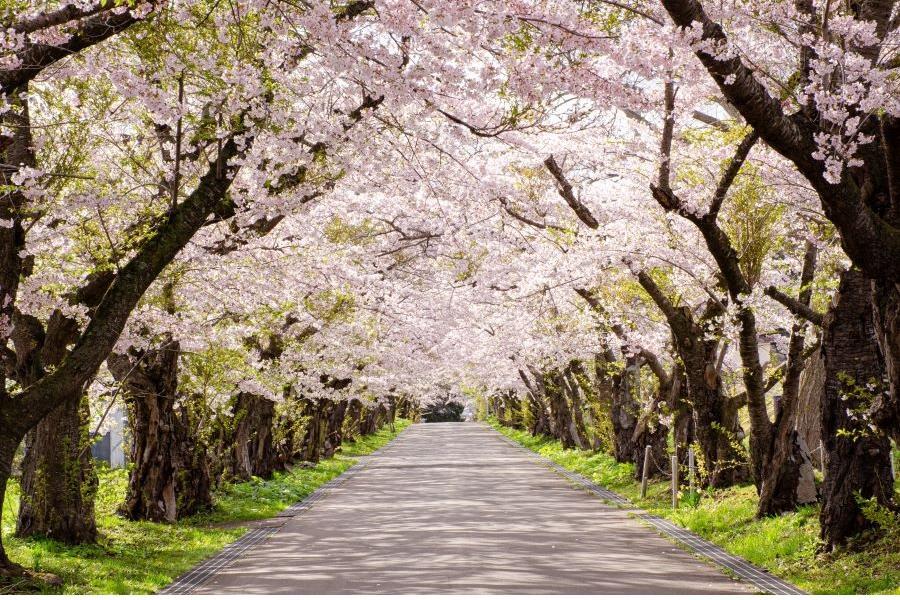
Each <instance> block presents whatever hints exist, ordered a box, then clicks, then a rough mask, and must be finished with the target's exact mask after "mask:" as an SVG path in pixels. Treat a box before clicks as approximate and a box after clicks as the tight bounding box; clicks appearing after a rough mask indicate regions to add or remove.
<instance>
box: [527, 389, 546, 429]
mask: <svg viewBox="0 0 900 600" xmlns="http://www.w3.org/2000/svg"><path fill="white" fill-rule="evenodd" d="M528 415H529V420H530V421H531V429H530V430H529V433H531V435H533V436H542V435H546V436H549V435H551V430H550V416H549V415H548V414H547V406H546V405H545V404H544V403H543V402H542V401H541V400H539V399H538V398H537V397H535V395H534V394H532V393H531V392H529V393H528Z"/></svg>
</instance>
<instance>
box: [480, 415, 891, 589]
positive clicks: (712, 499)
mask: <svg viewBox="0 0 900 600" xmlns="http://www.w3.org/2000/svg"><path fill="white" fill-rule="evenodd" d="M490 424H491V426H493V427H494V428H495V429H497V430H498V431H500V432H501V433H502V434H504V435H506V436H507V437H509V438H511V439H513V440H515V441H516V442H518V443H520V444H522V445H523V446H525V447H526V448H529V449H531V450H533V451H535V452H537V453H538V454H540V455H542V456H545V457H547V458H549V459H550V460H552V461H554V462H555V463H557V464H559V465H561V466H563V467H565V468H566V469H569V470H570V471H574V472H576V473H580V474H581V475H584V476H585V477H588V478H590V479H592V480H593V481H595V482H597V483H599V484H600V485H602V486H604V487H606V488H608V489H610V490H612V491H614V492H616V493H618V494H620V495H622V496H625V497H626V498H628V499H629V500H631V501H632V502H633V503H634V504H635V506H636V507H637V508H639V509H643V510H647V511H649V512H651V513H653V514H656V515H660V516H663V517H665V518H667V519H669V520H671V521H673V522H674V523H676V524H678V525H680V526H682V527H684V528H686V529H689V530H691V531H693V532H694V533H696V534H697V535H700V536H702V537H704V538H706V539H708V540H710V541H711V542H713V543H715V544H718V545H719V546H721V547H722V548H724V549H725V550H727V551H728V552H731V553H732V554H735V555H737V556H741V557H743V558H745V559H747V560H748V561H750V562H752V563H753V564H755V565H758V566H760V567H763V568H765V569H767V570H769V571H770V572H772V573H773V574H775V575H777V576H779V577H782V578H783V579H785V580H787V581H790V582H791V583H793V584H794V585H796V586H797V587H799V588H801V589H803V590H805V591H807V592H811V593H814V594H897V593H900V517H898V516H897V515H895V514H893V513H890V512H889V511H886V510H884V509H879V508H878V507H877V506H875V507H869V508H865V507H864V509H863V510H864V511H869V512H868V513H867V514H866V516H867V517H869V518H871V519H872V520H873V521H875V522H877V523H879V525H881V527H882V529H883V530H884V531H883V532H882V533H883V535H881V536H880V537H879V538H878V540H877V541H875V542H871V543H866V544H864V545H860V547H853V546H851V547H849V548H847V549H845V550H841V551H838V552H834V553H831V554H818V553H817V551H818V549H819V537H818V536H819V518H818V514H819V509H818V507H817V506H807V507H803V508H800V509H799V510H798V511H797V512H793V513H787V514H784V515H779V516H777V517H767V518H764V519H757V518H755V516H756V507H757V503H758V501H759V497H758V496H757V493H756V489H755V488H754V487H753V486H752V485H744V486H736V487H732V488H729V489H725V490H706V491H704V492H703V493H702V494H700V493H698V494H697V498H696V502H695V501H694V499H693V498H688V496H689V493H682V494H681V500H682V502H681V504H680V506H679V508H677V509H674V510H673V509H672V508H671V491H670V488H669V482H668V480H654V481H651V483H650V485H649V487H648V492H647V498H646V499H645V500H641V499H640V483H639V482H638V481H636V480H635V479H634V477H633V473H634V467H633V465H630V464H619V463H616V461H615V460H614V459H613V458H612V457H610V456H607V455H605V454H599V453H592V452H587V451H580V450H563V448H562V445H561V444H560V443H559V442H558V441H556V440H552V439H550V438H539V437H533V436H531V435H529V434H528V433H527V432H523V431H518V430H515V429H510V428H508V427H502V426H500V425H499V424H497V423H496V422H490ZM870 515H871V516H870Z"/></svg>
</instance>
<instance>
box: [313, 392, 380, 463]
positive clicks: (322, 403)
mask: <svg viewBox="0 0 900 600" xmlns="http://www.w3.org/2000/svg"><path fill="white" fill-rule="evenodd" d="M329 404H331V400H329V399H327V398H316V399H311V400H309V401H308V402H307V403H306V407H305V408H306V410H305V414H304V417H305V419H306V432H305V434H304V437H303V442H302V443H301V445H300V460H303V461H305V462H310V463H317V462H319V461H320V460H321V459H322V454H323V452H324V451H325V437H326V436H327V435H328V424H327V421H326V411H327V408H328V405H329ZM363 427H364V419H363V420H360V427H359V434H360V435H365V433H364V432H363Z"/></svg>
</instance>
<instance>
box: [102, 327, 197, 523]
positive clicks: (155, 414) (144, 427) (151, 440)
mask: <svg viewBox="0 0 900 600" xmlns="http://www.w3.org/2000/svg"><path fill="white" fill-rule="evenodd" d="M180 351H181V349H180V346H179V344H178V342H177V341H175V340H173V339H172V337H171V336H169V335H167V336H164V337H163V342H162V343H161V344H160V345H159V346H158V347H157V348H152V349H149V350H145V351H134V350H131V351H129V352H128V353H127V354H112V355H110V357H109V358H108V359H107V361H106V364H107V366H108V367H109V370H110V372H111V373H112V374H113V376H114V377H115V378H116V380H117V381H119V382H120V384H121V385H122V388H123V396H124V397H125V401H126V402H127V403H128V407H129V411H128V417H129V425H130V428H131V455H130V462H131V473H130V475H129V478H128V490H127V492H126V496H125V502H124V503H123V504H122V507H121V509H120V512H121V513H122V514H123V515H124V516H125V517H127V518H129V519H131V520H133V521H155V522H159V523H174V522H175V521H176V520H177V519H179V518H182V517H186V516H189V515H192V514H196V513H198V512H203V511H206V510H209V509H210V508H212V493H211V481H210V474H209V460H208V456H207V451H206V447H205V446H203V445H202V444H201V443H199V442H198V441H197V439H196V435H195V430H196V424H194V423H192V419H191V414H190V407H189V406H188V404H189V401H187V400H185V401H183V402H182V403H181V406H180V407H179V408H178V409H177V410H176V409H175V401H176V398H177V397H178V358H179V356H180Z"/></svg>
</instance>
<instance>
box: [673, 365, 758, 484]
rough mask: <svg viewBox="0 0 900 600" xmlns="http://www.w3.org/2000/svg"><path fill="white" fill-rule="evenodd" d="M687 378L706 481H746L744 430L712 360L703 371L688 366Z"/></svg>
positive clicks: (728, 482)
mask: <svg viewBox="0 0 900 600" xmlns="http://www.w3.org/2000/svg"><path fill="white" fill-rule="evenodd" d="M687 380H688V389H689V390H690V400H691V402H692V404H693V414H694V438H695V439H696V440H697V443H698V444H699V445H700V452H701V454H702V457H701V458H702V465H703V469H704V471H705V474H706V482H707V484H708V485H709V486H711V487H714V488H724V487H729V486H732V485H735V484H738V483H744V482H746V481H749V480H750V468H749V466H748V464H747V459H746V457H745V456H744V454H743V453H742V451H741V448H740V445H741V440H742V439H743V436H744V432H743V429H742V428H741V426H740V419H739V417H738V409H737V407H736V406H734V404H733V403H732V402H730V401H729V400H728V398H726V397H725V396H724V395H723V394H722V392H721V382H720V380H719V376H718V374H717V373H716V371H715V363H707V364H706V365H704V367H703V370H702V371H699V370H698V369H696V367H695V368H694V369H688V373H687Z"/></svg>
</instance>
